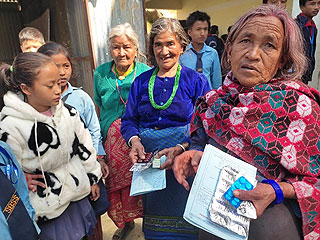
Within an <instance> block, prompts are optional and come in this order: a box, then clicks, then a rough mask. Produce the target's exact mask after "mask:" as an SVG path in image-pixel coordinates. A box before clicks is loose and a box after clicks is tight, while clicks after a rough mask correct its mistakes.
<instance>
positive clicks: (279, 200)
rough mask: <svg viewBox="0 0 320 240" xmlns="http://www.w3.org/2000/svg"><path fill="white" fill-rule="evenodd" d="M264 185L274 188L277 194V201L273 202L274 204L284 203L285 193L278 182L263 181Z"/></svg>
mask: <svg viewBox="0 0 320 240" xmlns="http://www.w3.org/2000/svg"><path fill="white" fill-rule="evenodd" d="M262 183H267V184H270V185H271V186H272V187H273V189H274V191H275V193H276V200H274V201H273V204H280V203H282V202H283V192H282V190H281V188H280V186H279V184H278V183H277V182H276V181H274V180H272V179H264V180H262Z"/></svg>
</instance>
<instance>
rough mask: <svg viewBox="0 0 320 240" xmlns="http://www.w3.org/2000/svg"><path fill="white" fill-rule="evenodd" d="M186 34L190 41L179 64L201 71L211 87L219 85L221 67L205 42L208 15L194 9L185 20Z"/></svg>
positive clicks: (211, 49)
mask: <svg viewBox="0 0 320 240" xmlns="http://www.w3.org/2000/svg"><path fill="white" fill-rule="evenodd" d="M186 23H187V27H188V35H189V36H190V37H191V39H192V41H191V43H190V44H189V46H187V48H186V50H185V51H184V53H183V55H182V56H181V57H180V63H181V65H183V66H185V67H189V68H191V69H193V70H195V71H197V72H200V73H203V74H204V75H205V76H206V78H207V79H208V81H209V84H210V87H211V89H217V88H219V87H220V86H221V68H220V60H219V56H218V53H217V51H216V50H215V49H213V48H211V47H209V46H208V45H206V44H205V41H206V39H207V36H208V30H209V28H210V17H209V15H208V14H207V13H205V12H200V11H195V12H193V13H191V14H190V15H189V17H188V18H187V20H186Z"/></svg>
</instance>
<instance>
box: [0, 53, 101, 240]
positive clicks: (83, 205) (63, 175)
mask: <svg viewBox="0 0 320 240" xmlns="http://www.w3.org/2000/svg"><path fill="white" fill-rule="evenodd" d="M0 84H1V85H3V86H1V88H5V89H6V90H8V92H7V93H6V94H5V95H4V97H3V100H4V108H3V109H2V111H1V115H0V117H1V122H0V140H2V141H5V142H7V143H8V144H9V145H10V146H11V148H12V150H13V152H14V153H15V155H16V157H17V159H18V161H19V163H20V164H21V167H22V169H23V171H24V172H25V173H31V175H29V174H28V178H27V180H28V187H29V189H30V190H29V196H30V200H31V204H32V206H33V207H34V209H35V211H36V219H37V222H38V224H39V226H40V228H41V235H40V237H41V239H53V240H55V239H66V240H68V239H70V240H71V239H72V240H79V239H81V238H82V237H83V236H85V235H87V234H88V233H90V231H91V230H92V227H94V224H95V215H94V212H93V210H92V207H91V205H90V203H89V202H88V199H87V198H86V196H87V195H88V194H90V192H91V198H92V199H97V198H99V187H98V186H97V184H96V183H97V182H98V180H99V179H100V177H101V170H100V165H99V163H98V162H97V161H96V151H95V149H94V147H93V145H92V141H91V137H90V133H89V131H88V130H87V129H85V127H84V125H83V123H82V122H81V120H80V118H79V115H78V113H77V111H76V110H75V109H73V108H71V107H68V106H64V105H63V103H62V102H61V100H60V96H61V87H60V76H59V71H58V68H57V67H56V65H55V64H54V62H53V61H52V59H51V58H50V57H47V56H45V55H43V54H41V53H21V54H19V55H18V56H17V57H16V58H15V60H14V62H13V65H12V66H9V65H6V64H5V65H2V66H0ZM35 178H37V179H35Z"/></svg>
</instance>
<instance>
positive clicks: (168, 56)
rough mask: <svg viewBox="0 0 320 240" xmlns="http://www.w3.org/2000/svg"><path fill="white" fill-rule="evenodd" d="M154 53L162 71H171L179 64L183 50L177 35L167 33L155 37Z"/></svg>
mask: <svg viewBox="0 0 320 240" xmlns="http://www.w3.org/2000/svg"><path fill="white" fill-rule="evenodd" d="M153 52H154V56H155V58H156V61H157V64H158V66H159V70H160V71H164V72H165V71H170V70H171V69H172V68H173V67H174V66H176V65H177V64H178V63H179V57H180V55H181V54H182V53H183V48H182V46H181V44H180V43H179V42H178V40H177V38H176V35H175V34H174V33H172V32H170V31H165V32H163V33H160V34H158V35H156V36H155V38H154V42H153Z"/></svg>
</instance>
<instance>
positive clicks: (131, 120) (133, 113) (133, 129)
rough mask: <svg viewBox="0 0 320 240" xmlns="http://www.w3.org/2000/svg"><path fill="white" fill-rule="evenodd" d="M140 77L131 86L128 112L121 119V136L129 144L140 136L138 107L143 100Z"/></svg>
mask: <svg viewBox="0 0 320 240" xmlns="http://www.w3.org/2000/svg"><path fill="white" fill-rule="evenodd" d="M140 76H141V75H140ZM140 76H139V77H137V78H136V79H135V81H134V82H133V84H132V85H131V88H130V92H129V96H128V102H127V106H126V110H125V112H124V115H123V116H122V118H121V134H122V136H123V138H124V139H125V140H126V142H127V143H128V141H129V139H130V138H131V137H132V136H137V135H139V118H140V117H139V113H138V105H139V102H140V98H141V96H140V93H139V82H140V81H139V80H140Z"/></svg>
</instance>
